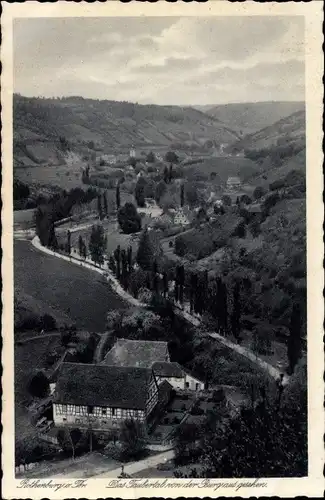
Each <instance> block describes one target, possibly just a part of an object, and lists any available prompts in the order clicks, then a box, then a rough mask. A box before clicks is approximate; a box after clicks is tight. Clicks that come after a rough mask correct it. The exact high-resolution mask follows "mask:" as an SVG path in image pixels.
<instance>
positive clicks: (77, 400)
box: [53, 363, 158, 432]
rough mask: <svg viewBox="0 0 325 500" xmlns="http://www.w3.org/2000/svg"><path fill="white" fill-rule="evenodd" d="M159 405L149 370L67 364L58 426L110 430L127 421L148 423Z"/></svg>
mask: <svg viewBox="0 0 325 500" xmlns="http://www.w3.org/2000/svg"><path fill="white" fill-rule="evenodd" d="M157 403H158V383H157V381H156V379H155V376H154V373H153V371H152V370H150V369H148V368H139V367H134V366H131V367H130V366H116V365H115V366H107V365H91V364H82V363H63V364H62V367H61V370H60V373H59V376H58V380H57V383H56V387H55V391H54V398H53V420H54V425H55V426H56V427H79V428H81V429H92V431H101V432H105V431H110V430H111V429H112V428H113V429H114V427H115V428H116V427H119V425H120V424H121V423H122V422H123V421H124V420H126V419H130V418H132V419H134V420H137V421H140V422H142V423H144V424H145V423H146V422H147V419H148V417H149V416H150V414H151V412H152V411H153V410H154V408H155V407H156V405H157Z"/></svg>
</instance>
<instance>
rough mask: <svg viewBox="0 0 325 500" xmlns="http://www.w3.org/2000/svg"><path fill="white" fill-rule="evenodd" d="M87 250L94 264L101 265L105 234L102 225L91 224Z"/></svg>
mask: <svg viewBox="0 0 325 500" xmlns="http://www.w3.org/2000/svg"><path fill="white" fill-rule="evenodd" d="M89 252H90V255H91V259H92V260H93V261H94V262H95V264H99V265H102V264H103V263H104V254H105V236H104V228H103V226H100V225H97V226H92V228H91V234H90V240H89Z"/></svg>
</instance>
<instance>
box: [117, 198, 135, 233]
mask: <svg viewBox="0 0 325 500" xmlns="http://www.w3.org/2000/svg"><path fill="white" fill-rule="evenodd" d="M117 220H118V223H119V225H120V228H121V229H122V231H123V232H124V233H126V234H131V233H137V232H138V231H140V229H141V217H140V215H139V214H138V212H137V209H136V207H135V206H134V205H133V203H125V205H124V206H123V207H121V208H120V209H119V211H118V214H117Z"/></svg>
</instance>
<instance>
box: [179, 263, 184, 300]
mask: <svg viewBox="0 0 325 500" xmlns="http://www.w3.org/2000/svg"><path fill="white" fill-rule="evenodd" d="M184 283H185V270H184V266H183V265H180V266H179V267H178V285H179V296H178V299H179V302H180V303H181V304H183V301H184Z"/></svg>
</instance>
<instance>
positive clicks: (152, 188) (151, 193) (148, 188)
mask: <svg viewBox="0 0 325 500" xmlns="http://www.w3.org/2000/svg"><path fill="white" fill-rule="evenodd" d="M155 192H156V183H155V181H154V180H152V179H149V180H148V181H147V184H146V185H145V186H144V197H145V198H154V197H155Z"/></svg>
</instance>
